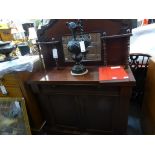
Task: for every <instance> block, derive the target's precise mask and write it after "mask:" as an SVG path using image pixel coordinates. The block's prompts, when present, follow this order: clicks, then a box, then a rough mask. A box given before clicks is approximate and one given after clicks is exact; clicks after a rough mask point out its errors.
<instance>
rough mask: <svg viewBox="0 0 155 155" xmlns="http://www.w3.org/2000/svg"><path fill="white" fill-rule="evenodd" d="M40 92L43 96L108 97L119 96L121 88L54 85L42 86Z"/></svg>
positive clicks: (39, 87) (39, 86) (39, 88)
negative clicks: (88, 95)
mask: <svg viewBox="0 0 155 155" xmlns="http://www.w3.org/2000/svg"><path fill="white" fill-rule="evenodd" d="M37 88H38V91H39V92H40V93H43V94H51V93H52V94H54V93H55V94H57V93H58V94H73V95H74V94H76V95H85V94H90V95H97V94H98V95H106V96H119V95H120V87H107V86H99V85H98V86H97V85H52V84H40V85H38V87H37Z"/></svg>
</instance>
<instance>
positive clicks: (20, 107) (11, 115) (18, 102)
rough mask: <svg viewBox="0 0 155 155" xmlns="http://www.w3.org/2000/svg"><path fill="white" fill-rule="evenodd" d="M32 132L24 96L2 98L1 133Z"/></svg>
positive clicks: (0, 102) (0, 106)
mask: <svg viewBox="0 0 155 155" xmlns="http://www.w3.org/2000/svg"><path fill="white" fill-rule="evenodd" d="M4 134H7V135H8V134H9V135H10V134H11V135H12V134H13V135H27V134H31V130H30V126H29V120H28V116H27V111H26V106H25V101H24V98H16V97H3V98H0V135H4Z"/></svg>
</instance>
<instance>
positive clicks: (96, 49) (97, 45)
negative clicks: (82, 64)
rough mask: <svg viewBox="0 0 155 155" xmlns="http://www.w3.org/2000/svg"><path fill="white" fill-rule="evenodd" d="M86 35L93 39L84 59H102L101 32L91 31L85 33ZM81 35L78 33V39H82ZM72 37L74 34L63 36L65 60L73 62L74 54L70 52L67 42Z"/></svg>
mask: <svg viewBox="0 0 155 155" xmlns="http://www.w3.org/2000/svg"><path fill="white" fill-rule="evenodd" d="M84 37H89V38H90V39H91V45H90V46H88V51H89V52H87V54H85V56H84V58H83V61H100V60H101V39H100V37H101V34H100V33H89V34H84ZM80 38H81V36H80V35H77V39H80ZM71 39H72V36H67V35H66V36H63V37H62V44H63V51H64V57H65V62H73V59H72V55H71V53H70V52H68V49H67V44H68V41H69V40H71Z"/></svg>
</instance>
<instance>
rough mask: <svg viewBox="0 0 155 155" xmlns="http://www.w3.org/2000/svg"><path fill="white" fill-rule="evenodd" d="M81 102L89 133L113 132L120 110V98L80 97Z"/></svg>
mask: <svg viewBox="0 0 155 155" xmlns="http://www.w3.org/2000/svg"><path fill="white" fill-rule="evenodd" d="M80 102H81V105H82V107H83V118H84V119H83V121H84V123H83V124H84V125H85V128H86V130H87V131H102V132H107V133H111V132H112V130H113V122H114V121H115V119H116V118H117V115H116V110H117V109H119V96H102V95H91V96H90V95H85V96H80ZM115 123H116V122H115Z"/></svg>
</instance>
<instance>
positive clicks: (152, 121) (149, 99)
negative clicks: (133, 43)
mask: <svg viewBox="0 0 155 155" xmlns="http://www.w3.org/2000/svg"><path fill="white" fill-rule="evenodd" d="M154 72H155V58H154V57H152V58H150V60H149V66H148V71H147V76H146V83H145V94H144V102H143V106H142V111H143V113H142V114H143V115H142V127H143V130H144V133H145V134H155V95H154V91H155V74H154Z"/></svg>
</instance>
